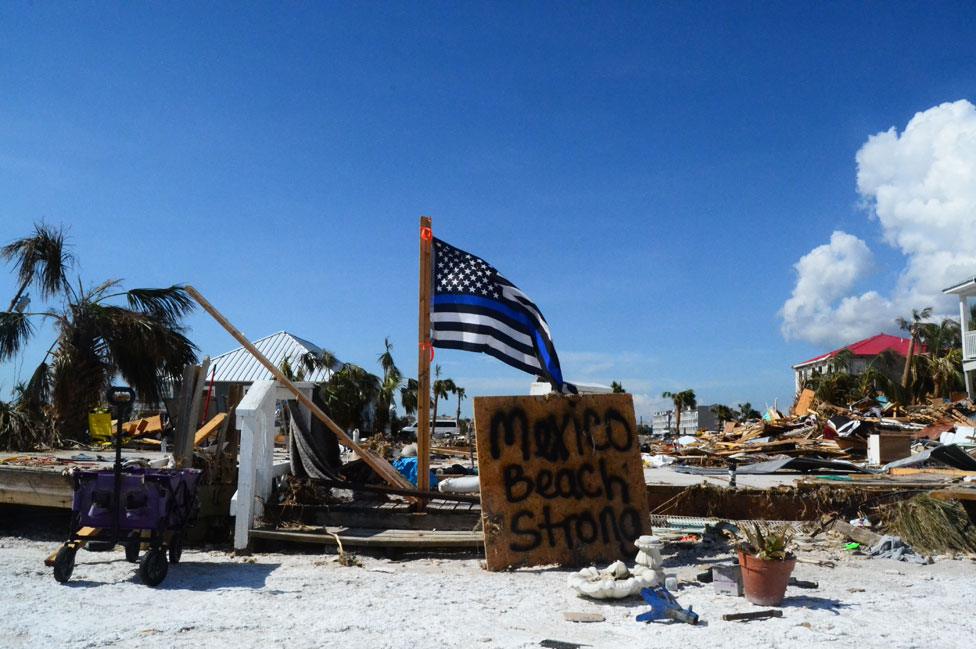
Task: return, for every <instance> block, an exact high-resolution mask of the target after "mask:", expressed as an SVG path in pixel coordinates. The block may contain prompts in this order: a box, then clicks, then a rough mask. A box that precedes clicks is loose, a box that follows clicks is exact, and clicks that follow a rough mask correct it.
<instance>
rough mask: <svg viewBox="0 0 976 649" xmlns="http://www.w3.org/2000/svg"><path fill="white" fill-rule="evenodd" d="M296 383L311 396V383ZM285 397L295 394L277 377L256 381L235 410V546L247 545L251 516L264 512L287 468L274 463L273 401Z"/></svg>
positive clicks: (252, 517)
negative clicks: (274, 484) (273, 486)
mask: <svg viewBox="0 0 976 649" xmlns="http://www.w3.org/2000/svg"><path fill="white" fill-rule="evenodd" d="M298 387H299V388H300V389H301V390H302V391H303V392H305V394H306V396H308V397H310V398H311V396H312V394H311V390H312V384H311V383H304V382H303V383H299V384H298ZM288 399H294V396H293V395H292V394H291V393H290V392H288V391H287V390H285V389H284V388H282V387H280V386H279V385H278V383H277V382H276V381H255V382H254V383H253V384H252V385H251V387H250V388H249V389H248V391H247V394H245V395H244V398H243V399H241V402H240V403H239V404H238V406H237V409H236V411H235V412H236V413H237V426H238V428H240V430H241V455H240V460H239V466H238V469H237V493H236V494H234V499H233V501H232V502H231V512H230V513H231V515H233V516H234V549H235V550H244V549H246V548H247V546H248V543H249V541H250V538H249V537H250V531H251V527H252V526H253V525H254V519H255V518H256V517H260V516H262V515H263V514H264V503H265V502H266V501H267V500H268V497H269V496H271V483H272V481H273V480H274V478H275V477H276V476H278V475H282V474H283V473H286V472H287V471H288V465H287V464H282V465H280V466H278V467H276V466H275V464H274V436H275V425H274V419H275V402H276V401H285V400H288ZM302 414H303V415H304V416H305V419H306V421H305V423H306V424H310V423H311V418H310V413H309V412H308V411H307V410H305V409H304V408H302Z"/></svg>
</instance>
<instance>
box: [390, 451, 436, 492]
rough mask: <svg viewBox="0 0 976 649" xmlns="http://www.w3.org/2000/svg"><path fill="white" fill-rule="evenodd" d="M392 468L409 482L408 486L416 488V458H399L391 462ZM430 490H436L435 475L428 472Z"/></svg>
mask: <svg viewBox="0 0 976 649" xmlns="http://www.w3.org/2000/svg"><path fill="white" fill-rule="evenodd" d="M393 468H394V469H396V470H397V471H399V472H400V475H402V476H403V477H404V478H406V479H407V480H409V481H410V484H412V485H413V486H415V487H416V486H417V458H415V457H401V458H398V459H396V460H394V461H393ZM430 488H431V489H436V488H437V475H436V474H435V473H434V472H433V471H431V472H430Z"/></svg>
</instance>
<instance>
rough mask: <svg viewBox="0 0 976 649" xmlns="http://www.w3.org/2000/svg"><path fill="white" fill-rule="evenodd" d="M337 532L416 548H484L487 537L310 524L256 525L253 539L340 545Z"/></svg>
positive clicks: (367, 544) (370, 543)
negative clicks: (289, 526) (290, 526)
mask: <svg viewBox="0 0 976 649" xmlns="http://www.w3.org/2000/svg"><path fill="white" fill-rule="evenodd" d="M333 534H335V535H336V536H338V537H339V541H341V542H342V547H344V548H346V547H350V548H353V547H363V548H414V549H427V550H433V549H458V548H470V549H475V548H481V547H483V546H484V543H485V537H484V534H482V533H481V532H473V531H462V530H398V529H376V528H361V527H337V526H326V527H308V526H303V527H301V528H294V529H277V530H261V529H252V530H251V532H250V536H251V538H252V539H265V540H270V541H284V542H292V543H315V544H320V545H332V546H335V545H338V542H337V540H336V537H335V536H333Z"/></svg>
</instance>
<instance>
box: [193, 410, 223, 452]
mask: <svg viewBox="0 0 976 649" xmlns="http://www.w3.org/2000/svg"><path fill="white" fill-rule="evenodd" d="M225 419H227V413H226V412H218V413H217V414H216V415H214V417H213V419H211V420H210V421H208V422H207V423H206V424H204V425H203V428H201V429H200V430H198V431H197V432H196V435H194V436H193V447H194V448H196V447H197V446H200V444H201V443H202V442H203V440H205V439H207V438H208V437H210V436H211V435H213V434H214V433H216V432H217V430H218V429H219V428H220V427H221V425H222V424H223V423H224V420H225Z"/></svg>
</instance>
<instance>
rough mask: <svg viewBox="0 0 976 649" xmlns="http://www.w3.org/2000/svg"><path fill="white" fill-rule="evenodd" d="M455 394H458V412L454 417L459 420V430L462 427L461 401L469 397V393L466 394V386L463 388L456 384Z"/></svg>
mask: <svg viewBox="0 0 976 649" xmlns="http://www.w3.org/2000/svg"><path fill="white" fill-rule="evenodd" d="M454 394H455V396H457V400H458V404H457V414H456V415H455V416H454V418H455V419H456V420H457V422H458V424H457V425H458V430H460V427H461V401H463V400H464V399H465V398H466V397H467V395H466V394H465V391H464V388H462V387H461V386H460V385H456V386H454Z"/></svg>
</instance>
